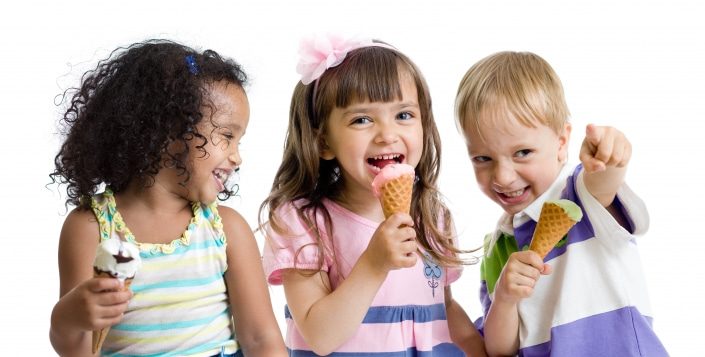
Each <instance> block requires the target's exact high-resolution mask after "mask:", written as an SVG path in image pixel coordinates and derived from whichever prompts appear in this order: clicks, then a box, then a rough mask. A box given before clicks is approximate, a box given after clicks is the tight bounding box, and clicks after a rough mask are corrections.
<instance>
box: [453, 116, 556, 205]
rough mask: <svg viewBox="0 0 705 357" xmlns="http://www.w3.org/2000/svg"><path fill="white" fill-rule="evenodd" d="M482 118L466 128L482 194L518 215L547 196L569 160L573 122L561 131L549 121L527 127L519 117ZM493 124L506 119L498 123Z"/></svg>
mask: <svg viewBox="0 0 705 357" xmlns="http://www.w3.org/2000/svg"><path fill="white" fill-rule="evenodd" d="M485 119H486V118H482V116H481V118H480V124H479V131H480V132H481V135H480V132H478V128H477V127H475V125H473V124H471V125H469V126H468V128H467V130H466V131H465V137H466V139H467V147H468V154H469V155H470V160H471V161H472V165H473V168H474V170H475V178H476V179H477V183H478V185H479V186H480V189H481V190H482V192H483V193H484V194H485V195H487V196H488V197H489V198H490V199H492V201H494V202H496V203H497V204H498V205H500V206H501V207H502V209H504V211H505V212H507V213H508V214H515V213H518V212H520V211H522V210H523V209H525V208H526V207H527V206H528V205H529V204H530V203H531V202H533V201H534V200H535V199H536V198H538V197H539V196H540V195H541V194H543V193H544V192H545V191H546V190H547V189H548V188H549V187H550V186H551V184H552V183H553V181H554V180H555V179H556V177H557V176H558V174H559V172H560V170H561V167H562V166H563V162H565V160H566V158H567V149H568V139H569V135H570V124H566V125H565V127H564V130H563V133H561V134H560V135H558V134H556V132H554V131H553V130H552V129H550V128H549V127H548V126H546V125H542V124H538V125H537V127H536V128H531V127H527V126H524V125H523V124H521V123H520V122H518V121H517V120H515V119H513V118H503V119H500V120H485ZM491 123H500V124H497V125H493V124H491Z"/></svg>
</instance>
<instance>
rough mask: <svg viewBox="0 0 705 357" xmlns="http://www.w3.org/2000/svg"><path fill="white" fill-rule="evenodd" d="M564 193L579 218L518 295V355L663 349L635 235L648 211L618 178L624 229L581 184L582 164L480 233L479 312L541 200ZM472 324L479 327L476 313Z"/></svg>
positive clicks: (523, 242) (525, 238) (520, 246)
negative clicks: (526, 291)
mask: <svg viewBox="0 0 705 357" xmlns="http://www.w3.org/2000/svg"><path fill="white" fill-rule="evenodd" d="M558 198H565V199H569V200H571V201H573V202H575V203H576V204H578V205H579V206H580V207H581V208H582V210H583V213H584V215H583V219H582V220H581V221H580V222H578V223H577V224H576V225H575V226H574V227H573V228H572V229H571V230H570V232H568V235H567V236H566V237H565V238H563V240H562V241H561V242H559V243H558V245H557V246H556V248H554V249H553V250H552V251H551V252H550V253H549V254H548V255H547V256H546V258H545V259H544V261H546V262H547V263H549V264H550V265H551V266H552V267H553V273H552V274H550V275H547V276H542V277H541V278H540V279H539V281H538V283H537V285H536V286H535V288H534V293H533V294H532V296H531V297H529V298H526V299H524V300H522V301H521V302H520V303H519V316H520V327H519V355H520V356H527V357H528V356H571V357H581V356H586V357H587V356H591V357H592V356H620V357H622V356H625V357H626V356H668V353H667V352H666V350H665V348H664V347H663V345H662V344H661V342H660V341H659V339H658V337H657V336H656V335H655V333H654V331H653V329H652V316H653V315H652V311H651V307H650V304H649V298H648V292H647V288H646V281H645V278H644V274H643V270H642V265H641V260H640V258H639V253H638V249H637V244H636V241H635V237H636V236H637V235H641V234H644V233H645V232H646V231H647V229H648V225H649V215H648V212H647V210H646V206H645V205H644V203H643V202H642V201H641V200H640V199H639V197H637V196H636V195H635V194H634V193H633V192H632V191H631V190H630V189H629V187H627V185H626V184H624V185H623V186H622V187H621V188H620V190H619V191H618V193H617V199H618V203H619V204H620V205H621V208H622V210H623V212H624V213H625V216H626V217H627V218H628V220H629V224H630V225H631V227H630V228H631V229H630V230H627V229H624V228H623V227H622V226H620V225H619V223H617V222H616V221H615V219H614V218H613V217H612V216H611V215H610V213H609V212H607V210H606V209H605V208H604V207H603V206H602V205H601V204H600V203H599V202H597V200H596V199H595V198H594V197H593V196H592V195H591V194H590V193H589V192H588V191H587V189H586V187H585V184H584V182H583V175H582V166H581V165H578V166H577V167H576V168H575V169H574V170H571V169H570V168H568V167H564V168H563V170H562V171H561V174H560V175H559V177H558V179H557V180H556V181H555V182H554V183H553V185H552V186H551V188H549V189H548V190H547V191H546V192H545V193H544V194H543V195H542V196H541V197H539V198H538V199H536V201H534V202H533V203H532V204H531V205H529V207H527V208H526V209H525V210H524V211H522V212H521V213H518V214H516V215H515V216H514V217H513V219H512V220H511V222H510V219H509V217H508V216H507V215H505V216H504V217H503V218H502V220H500V223H499V225H498V229H497V233H496V234H495V235H494V236H493V235H489V236H488V237H487V238H486V240H485V252H486V254H485V257H484V258H483V261H482V265H481V280H482V286H481V290H480V297H481V299H482V304H483V307H484V312H485V316H486V315H487V312H488V310H489V307H490V305H491V303H492V299H493V297H494V286H495V283H496V282H497V279H498V278H499V274H500V272H501V270H502V267H503V266H504V264H505V263H506V262H507V259H508V258H509V255H510V254H511V253H513V252H516V251H518V250H525V249H527V248H528V246H529V243H530V241H531V237H532V235H533V231H534V229H535V227H536V221H537V220H538V216H539V214H540V211H541V206H542V205H543V203H544V202H545V201H546V200H550V199H558ZM476 324H477V325H478V328H480V329H481V328H482V327H483V320H482V318H481V319H479V320H478V321H477V322H476Z"/></svg>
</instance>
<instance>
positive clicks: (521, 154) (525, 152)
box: [514, 149, 533, 158]
mask: <svg viewBox="0 0 705 357" xmlns="http://www.w3.org/2000/svg"><path fill="white" fill-rule="evenodd" d="M532 152H533V150H530V149H523V150H519V151H517V152H516V153H515V154H514V156H516V157H519V158H522V157H527V156H529V155H530V154H531V153H532Z"/></svg>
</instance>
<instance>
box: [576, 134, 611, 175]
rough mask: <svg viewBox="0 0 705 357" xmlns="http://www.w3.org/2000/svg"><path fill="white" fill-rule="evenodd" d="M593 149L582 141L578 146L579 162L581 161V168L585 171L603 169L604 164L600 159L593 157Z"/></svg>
mask: <svg viewBox="0 0 705 357" xmlns="http://www.w3.org/2000/svg"><path fill="white" fill-rule="evenodd" d="M593 152H594V149H592V148H591V147H590V144H589V143H587V142H586V141H583V146H582V147H581V148H580V155H579V158H580V162H582V163H583V168H585V171H587V172H596V171H602V170H604V169H605V164H604V163H603V162H601V161H600V160H597V159H595V158H594V157H593Z"/></svg>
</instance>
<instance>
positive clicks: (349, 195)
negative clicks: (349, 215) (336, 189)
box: [334, 189, 384, 222]
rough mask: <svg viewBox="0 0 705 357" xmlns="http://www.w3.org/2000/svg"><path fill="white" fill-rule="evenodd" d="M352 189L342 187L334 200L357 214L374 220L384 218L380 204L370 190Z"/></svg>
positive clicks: (379, 220)
mask: <svg viewBox="0 0 705 357" xmlns="http://www.w3.org/2000/svg"><path fill="white" fill-rule="evenodd" d="M353 191H354V190H350V189H344V190H343V191H342V192H341V193H340V194H339V195H338V196H337V197H335V198H334V200H335V201H336V202H337V203H338V204H340V205H341V206H343V207H345V208H347V209H348V210H350V211H351V212H353V213H355V214H357V215H359V216H362V217H365V218H367V219H369V220H372V221H375V222H382V221H383V220H384V212H383V211H382V205H381V204H380V202H379V199H378V198H377V197H375V196H374V194H373V193H372V191H371V190H367V191H363V192H357V191H355V192H353Z"/></svg>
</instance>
